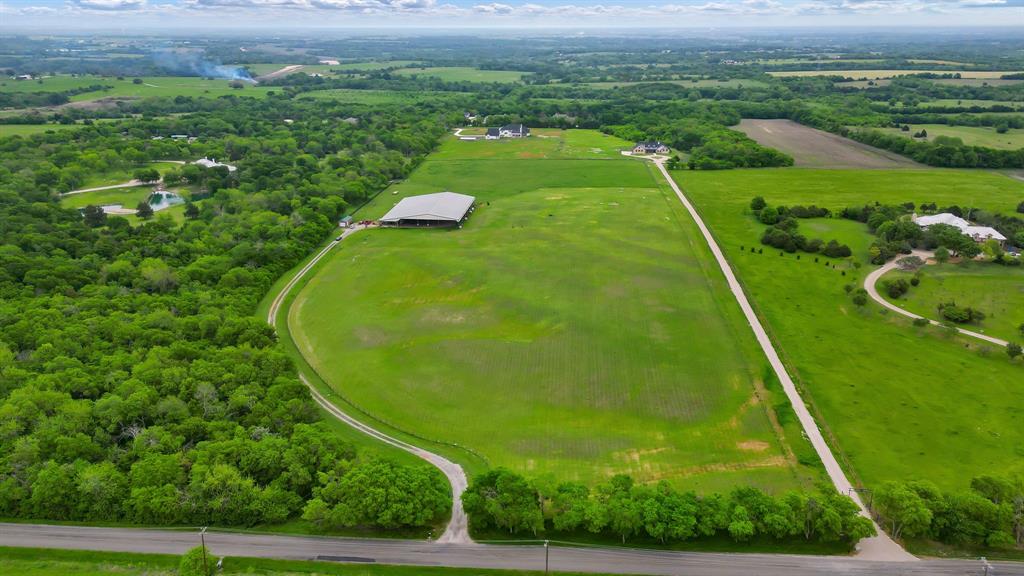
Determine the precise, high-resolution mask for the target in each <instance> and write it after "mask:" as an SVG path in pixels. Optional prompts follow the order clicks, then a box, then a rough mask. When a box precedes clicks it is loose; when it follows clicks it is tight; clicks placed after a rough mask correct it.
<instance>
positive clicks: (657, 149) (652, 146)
mask: <svg viewBox="0 0 1024 576" xmlns="http://www.w3.org/2000/svg"><path fill="white" fill-rule="evenodd" d="M668 152H669V147H668V146H666V145H665V144H662V143H661V142H658V141H656V140H649V141H646V142H637V143H636V146H633V153H634V154H668Z"/></svg>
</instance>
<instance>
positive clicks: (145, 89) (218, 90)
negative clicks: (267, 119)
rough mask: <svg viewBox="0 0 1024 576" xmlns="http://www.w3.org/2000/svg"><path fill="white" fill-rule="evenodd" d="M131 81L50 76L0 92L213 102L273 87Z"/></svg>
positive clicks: (169, 79) (194, 80)
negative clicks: (189, 98) (91, 88)
mask: <svg viewBox="0 0 1024 576" xmlns="http://www.w3.org/2000/svg"><path fill="white" fill-rule="evenodd" d="M132 80H133V78H131V77H127V76H126V77H124V80H118V79H117V78H116V77H112V76H110V77H105V76H91V75H86V76H53V77H49V78H43V79H42V80H41V81H36V80H23V81H14V80H7V81H5V82H3V83H0V92H63V91H65V90H72V89H75V88H85V87H89V86H93V85H102V86H110V88H108V89H105V90H99V91H95V92H86V93H83V94H77V95H75V96H72V97H71V101H72V102H81V101H87V100H96V99H98V98H115V97H116V98H147V97H151V96H165V97H175V96H194V97H205V98H216V97H219V96H226V95H229V94H234V95H236V96H258V97H262V96H264V95H266V93H267V92H268V91H270V90H273V87H263V86H253V85H250V84H246V85H245V87H244V88H242V89H235V88H231V87H230V86H229V85H228V84H229V81H228V80H207V79H205V78H199V77H194V76H146V77H143V78H141V80H142V84H135V83H133V82H132Z"/></svg>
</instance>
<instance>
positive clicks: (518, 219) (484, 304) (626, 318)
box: [289, 131, 816, 490]
mask: <svg viewBox="0 0 1024 576" xmlns="http://www.w3.org/2000/svg"><path fill="white" fill-rule="evenodd" d="M543 136H547V138H544V137H543ZM625 145H627V143H625V142H623V141H621V140H617V139H615V138H612V137H609V136H605V135H601V134H598V133H596V132H587V131H572V132H567V133H560V132H557V131H550V132H545V131H538V133H537V134H536V135H535V136H533V137H531V138H530V139H529V140H527V141H499V142H494V141H483V140H480V141H475V142H467V141H459V140H454V139H450V140H448V141H447V142H446V143H445V144H444V145H443V146H442V147H441V149H440V150H439V151H438V152H437V153H436V154H434V155H433V156H431V158H430V159H428V161H427V162H426V163H424V164H423V165H422V166H421V167H420V168H419V169H418V170H417V171H416V172H415V173H414V174H413V176H412V177H411V178H410V179H409V180H407V181H405V182H402V183H400V184H397V185H394V186H393V187H392V189H389V190H387V191H385V192H384V193H382V194H381V195H380V196H379V197H378V198H377V199H376V200H375V201H374V202H373V203H372V204H370V205H369V206H368V207H367V208H365V209H364V210H363V211H361V212H360V214H359V216H360V217H371V218H372V217H379V216H380V215H381V214H382V213H383V212H384V211H386V210H387V209H388V208H389V207H390V206H391V205H392V204H393V203H394V202H396V201H397V200H398V199H400V198H402V197H404V196H407V195H413V194H419V193H425V192H435V191H438V190H440V189H449V190H453V191H457V192H463V193H468V194H473V195H476V196H477V200H478V206H479V207H478V209H477V211H476V213H475V214H474V215H473V216H472V217H471V218H470V220H469V221H468V223H467V225H466V227H465V228H464V229H462V230H459V231H432V230H391V229H387V230H371V231H367V232H362V233H360V234H357V235H355V236H353V237H351V238H350V239H349V240H346V241H345V244H343V245H342V246H341V247H339V248H338V249H337V250H336V251H335V252H334V254H333V256H331V257H330V259H329V261H327V262H326V264H324V265H323V268H322V269H321V270H320V271H319V273H318V274H317V275H316V276H315V277H313V278H312V279H311V280H310V281H309V283H308V284H307V286H306V287H305V288H304V289H303V290H302V291H301V292H300V293H299V294H298V295H297V296H296V299H295V303H294V305H293V306H292V308H291V312H290V315H289V325H290V328H291V332H292V334H293V336H294V337H295V340H296V343H297V344H298V346H299V347H300V349H302V350H303V351H304V353H305V355H306V357H307V358H308V359H309V360H310V362H311V363H312V364H313V366H314V367H315V368H316V369H317V371H318V372H319V373H320V374H321V375H322V376H323V377H324V378H325V379H326V380H327V381H328V383H330V384H331V385H332V386H333V387H335V388H336V389H339V390H341V391H342V392H343V393H344V394H345V395H346V396H347V397H348V398H349V399H350V400H351V401H352V402H353V403H355V404H357V405H359V406H361V407H362V408H363V409H365V410H366V411H368V412H369V413H371V414H374V415H376V416H378V417H379V418H380V419H382V420H384V421H386V422H390V423H394V424H396V425H398V426H399V427H401V428H404V429H409V430H415V431H416V432H417V433H420V434H422V435H424V436H426V437H430V438H439V439H444V440H447V441H454V442H458V443H460V444H464V445H467V446H470V447H472V448H473V449H475V450H477V451H479V452H481V453H483V454H484V455H485V456H486V457H487V458H488V459H489V461H490V463H491V464H492V465H494V466H499V465H500V466H507V467H510V468H513V469H516V470H519V471H521V472H525V473H528V474H530V475H542V474H551V475H552V476H553V477H555V478H556V479H579V480H583V481H587V482H592V481H595V480H599V479H602V478H607V477H608V476H610V475H611V474H614V473H631V474H633V475H634V476H636V477H637V478H638V479H640V480H643V481H650V480H655V479H662V478H664V479H669V480H671V481H673V482H674V483H676V484H679V485H684V486H687V487H693V488H699V489H720V488H726V487H729V486H734V485H737V484H742V483H752V484H755V485H759V486H762V487H765V488H768V489H772V490H778V489H783V488H788V487H792V486H795V485H797V484H800V483H803V482H806V481H808V480H809V479H810V478H812V477H815V476H816V472H815V469H814V468H813V467H808V466H804V465H800V464H797V462H796V460H797V457H798V456H799V458H800V460H801V461H807V462H808V463H809V464H813V463H814V460H813V456H810V457H808V454H812V452H811V451H810V448H809V447H805V446H803V445H802V444H803V441H802V440H801V439H800V437H799V428H798V425H797V424H796V423H795V422H791V421H789V419H788V418H787V416H788V414H787V413H785V411H784V410H780V411H779V413H778V414H777V413H776V411H775V410H774V409H772V407H773V406H775V405H776V404H778V403H782V404H783V405H784V406H785V400H784V398H782V396H781V393H780V394H778V395H777V396H776V394H775V393H773V392H772V391H771V388H772V386H774V383H773V382H772V381H767V382H765V381H763V380H762V378H763V376H764V373H765V371H764V368H765V362H764V361H763V359H762V357H761V356H760V353H759V351H758V349H757V347H756V344H755V343H754V341H753V338H752V336H751V335H750V334H749V329H747V327H746V326H745V324H744V322H743V320H742V316H741V314H740V313H739V310H738V308H736V307H735V303H734V302H733V300H732V299H731V297H730V295H729V292H728V289H727V288H726V287H725V285H724V280H723V279H722V278H721V277H720V276H719V273H718V272H717V270H716V269H715V268H714V266H713V264H712V263H711V262H710V256H709V254H708V253H707V252H706V246H705V245H704V244H703V243H702V241H701V239H700V237H699V235H698V233H697V231H696V228H695V227H694V225H693V223H692V221H691V220H689V219H688V217H687V215H686V214H685V212H684V211H683V208H682V206H680V205H679V204H678V202H677V201H675V200H674V198H673V197H670V196H669V192H668V191H667V187H665V188H662V186H663V184H662V183H660V182H658V181H656V180H655V179H654V177H653V175H652V172H651V171H650V170H649V168H648V166H646V165H645V164H643V163H641V162H638V161H636V160H631V159H626V158H622V157H621V156H620V155H619V154H618V149H619V148H621V147H623V146H625ZM395 191H397V192H398V194H393V192H395ZM610 302H611V303H613V304H611V305H610V304H609V303H610ZM709 310H713V311H714V312H713V313H708V311H709ZM697 335H699V337H696V336H697ZM808 458H809V460H808Z"/></svg>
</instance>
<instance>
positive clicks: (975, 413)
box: [674, 169, 1024, 489]
mask: <svg viewBox="0 0 1024 576" xmlns="http://www.w3.org/2000/svg"><path fill="white" fill-rule="evenodd" d="M674 176H675V178H676V180H677V182H679V184H680V186H681V187H682V188H683V190H684V191H685V192H686V194H687V195H688V196H689V197H690V199H691V200H692V201H693V202H694V203H695V204H696V206H697V208H698V210H700V212H701V213H702V215H703V217H704V219H705V221H706V223H707V224H708V226H709V227H710V228H711V230H712V232H713V233H714V234H715V236H716V238H717V239H718V241H719V243H720V244H721V246H722V249H723V251H724V252H725V254H726V257H727V258H728V259H729V261H730V263H731V264H732V265H733V266H734V268H735V270H736V273H737V275H738V277H739V279H740V281H741V282H742V283H743V284H744V287H745V290H746V291H747V293H748V295H749V296H750V298H751V300H752V302H753V305H754V306H755V308H756V309H757V311H758V313H759V314H760V315H761V317H762V318H763V320H764V321H765V324H766V328H767V329H768V330H769V332H770V333H771V336H772V339H773V342H775V344H776V346H777V348H778V349H779V351H780V354H781V355H782V357H783V359H784V361H785V362H786V364H787V368H788V369H789V370H790V373H791V374H792V375H793V377H794V379H795V380H796V381H797V383H798V385H799V386H800V387H801V388H802V389H803V391H804V397H805V400H809V401H810V402H811V403H812V404H811V407H812V411H813V412H816V413H817V415H818V419H819V424H821V425H822V427H823V430H824V431H825V433H826V436H827V437H829V436H831V443H832V444H833V447H834V448H835V447H838V449H839V450H838V453H837V457H839V458H840V461H841V462H842V461H844V458H845V464H844V465H845V467H846V468H847V472H848V473H851V472H852V473H853V474H852V475H853V479H854V482H856V481H857V480H858V479H860V480H862V481H863V482H864V483H865V485H867V486H869V487H877V486H878V485H879V484H880V483H882V482H884V481H887V480H904V479H927V480H931V481H933V482H935V483H936V484H938V485H939V486H940V487H943V488H946V489H953V488H955V489H961V488H966V487H967V485H968V483H969V482H970V480H971V478H972V477H974V476H977V475H981V474H992V475H1003V476H1005V475H1010V474H1014V473H1021V472H1024V427H1021V426H1020V418H1021V414H1022V413H1024V395H1022V394H1021V393H1020V382H1021V379H1022V378H1024V371H1022V367H1021V366H1020V363H1019V362H1017V363H1016V365H1014V364H1011V363H1010V362H1009V360H1008V358H1007V357H1006V355H1005V354H1003V353H1002V351H1001V350H995V349H992V348H991V347H989V346H985V345H979V344H978V343H977V342H976V341H973V340H972V339H968V338H964V337H959V336H955V335H953V334H951V333H950V332H949V331H946V330H943V329H941V328H935V327H926V328H918V327H914V326H912V325H911V323H910V320H909V319H906V318H903V317H898V316H896V315H894V314H891V313H886V312H885V311H884V309H883V308H881V307H880V306H877V305H875V304H873V303H869V304H868V305H867V306H866V307H864V308H863V309H859V308H858V307H857V306H856V305H854V304H853V303H852V301H851V299H850V298H849V297H848V296H847V294H846V292H845V290H844V285H846V284H851V285H852V286H860V285H861V284H862V283H863V278H864V276H865V275H866V274H867V272H868V271H869V270H871V269H872V268H873V267H872V266H871V265H870V264H868V263H867V262H868V253H867V250H868V247H869V246H870V243H871V241H872V236H871V235H870V234H869V233H868V231H867V227H866V226H865V225H863V224H860V223H857V222H853V221H847V220H841V219H814V220H802V221H800V232H801V233H803V234H805V235H806V236H807V237H808V238H815V237H819V238H823V239H824V240H826V241H827V240H829V239H831V238H836V239H837V240H839V242H841V243H846V244H848V245H849V246H850V247H851V248H852V249H853V253H854V256H853V259H854V260H856V261H859V262H861V263H862V264H863V267H861V268H859V269H858V268H855V267H854V266H852V265H851V264H852V263H840V264H838V265H837V267H836V268H834V269H833V268H831V267H829V266H825V265H824V263H823V262H818V263H815V262H814V258H815V256H814V255H811V254H801V258H800V259H799V260H797V258H796V256H797V255H796V254H783V255H780V253H779V251H778V250H773V249H771V248H768V247H763V248H764V252H763V254H756V253H753V254H752V253H751V252H750V248H751V247H752V246H754V247H758V248H762V246H761V245H760V243H759V238H760V236H761V233H762V232H763V230H764V228H765V226H764V225H763V224H761V223H759V222H758V221H756V219H755V218H754V217H753V215H752V214H751V212H750V209H749V203H750V199H751V198H752V197H754V196H758V195H760V196H763V197H764V198H765V199H766V200H767V201H768V203H769V204H770V205H781V204H786V205H794V204H804V205H807V204H812V203H814V204H817V205H819V206H825V207H828V208H831V209H832V210H833V211H835V210H838V209H841V208H842V207H844V206H847V205H863V204H865V203H873V202H875V201H879V202H882V203H902V202H907V201H912V202H915V203H921V202H928V201H934V202H937V203H939V204H940V205H943V204H947V205H948V204H952V203H959V204H961V205H965V204H968V203H970V204H976V205H977V206H978V207H981V208H985V209H988V210H993V211H1000V212H1003V213H1008V214H1009V213H1013V210H1014V207H1015V206H1016V203H1017V202H1019V198H1020V197H1021V196H1022V195H1024V184H1022V183H1020V182H1017V181H1015V180H1012V179H1010V178H1007V177H1005V176H1002V175H998V174H992V173H984V172H971V171H952V170H920V171H918V170H900V171H855V170H827V171H826V170H792V169H763V170H735V171H730V172H675V173H674ZM821 260H826V259H824V258H822V259H821ZM844 271H845V272H846V274H845V276H844V275H843V274H842V273H843V272H844ZM986 350H988V352H987V353H986Z"/></svg>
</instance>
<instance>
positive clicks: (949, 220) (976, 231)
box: [913, 212, 1006, 244]
mask: <svg viewBox="0 0 1024 576" xmlns="http://www.w3.org/2000/svg"><path fill="white" fill-rule="evenodd" d="M913 220H914V223H915V224H917V225H918V226H920V227H921V228H928V227H929V226H932V225H934V224H946V225H948V226H953V227H955V228H959V229H960V232H962V233H963V235H964V236H969V237H970V238H971V239H972V240H974V241H975V242H979V243H980V242H985V241H987V240H995V241H997V242H999V243H1000V244H1002V243H1004V242H1006V236H1003V235H1002V234H1000V233H999V231H998V230H996V229H995V228H991V227H989V226H975V225H973V224H971V223H970V222H968V221H967V220H964V219H963V218H961V217H959V216H956V215H954V214H950V213H949V212H943V213H942V214H933V215H930V216H917V215H914V217H913Z"/></svg>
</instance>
